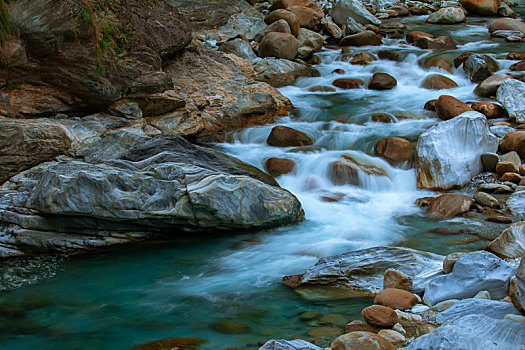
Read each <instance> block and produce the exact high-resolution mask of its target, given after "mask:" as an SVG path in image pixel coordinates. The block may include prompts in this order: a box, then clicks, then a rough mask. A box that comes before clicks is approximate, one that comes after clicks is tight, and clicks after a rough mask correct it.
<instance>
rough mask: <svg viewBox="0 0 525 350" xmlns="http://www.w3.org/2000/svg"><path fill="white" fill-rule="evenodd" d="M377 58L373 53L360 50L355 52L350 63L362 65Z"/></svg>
mask: <svg viewBox="0 0 525 350" xmlns="http://www.w3.org/2000/svg"><path fill="white" fill-rule="evenodd" d="M375 60H376V58H375V57H374V56H373V55H371V54H369V53H368V52H359V53H357V54H355V56H354V57H352V59H351V60H350V63H351V64H358V65H361V66H366V65H368V64H369V63H370V62H373V61H375Z"/></svg>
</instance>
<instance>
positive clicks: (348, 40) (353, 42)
mask: <svg viewBox="0 0 525 350" xmlns="http://www.w3.org/2000/svg"><path fill="white" fill-rule="evenodd" d="M381 44H383V42H382V41H381V38H380V37H379V36H377V34H376V33H374V32H372V31H371V30H365V31H364V32H361V33H357V34H352V35H348V36H345V37H344V38H343V39H341V41H340V42H339V45H340V46H379V45H381Z"/></svg>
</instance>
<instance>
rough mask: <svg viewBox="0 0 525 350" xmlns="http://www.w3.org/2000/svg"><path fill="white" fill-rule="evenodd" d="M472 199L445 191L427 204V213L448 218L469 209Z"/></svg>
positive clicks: (440, 217)
mask: <svg viewBox="0 0 525 350" xmlns="http://www.w3.org/2000/svg"><path fill="white" fill-rule="evenodd" d="M471 206H472V199H471V198H470V197H469V196H465V195H464V194H459V193H445V194H442V195H441V196H438V197H436V198H434V199H433V200H432V201H431V202H430V205H429V208H428V215H429V216H430V217H432V218H435V219H448V218H453V217H455V216H458V215H461V214H464V213H466V212H468V211H469V210H470V207H471Z"/></svg>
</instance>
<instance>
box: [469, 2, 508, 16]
mask: <svg viewBox="0 0 525 350" xmlns="http://www.w3.org/2000/svg"><path fill="white" fill-rule="evenodd" d="M459 2H460V4H461V5H463V7H464V8H466V9H467V11H468V12H469V13H474V14H476V15H482V16H483V15H485V16H495V15H497V14H498V8H499V5H500V0H459Z"/></svg>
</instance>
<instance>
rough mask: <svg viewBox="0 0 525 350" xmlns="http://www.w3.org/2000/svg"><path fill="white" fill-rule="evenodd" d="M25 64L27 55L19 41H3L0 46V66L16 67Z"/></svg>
mask: <svg viewBox="0 0 525 350" xmlns="http://www.w3.org/2000/svg"><path fill="white" fill-rule="evenodd" d="M26 64H27V54H26V49H25V47H24V44H23V43H22V42H21V41H20V40H9V41H4V42H3V44H2V45H0V66H1V67H5V68H9V67H18V66H23V65H26Z"/></svg>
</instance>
